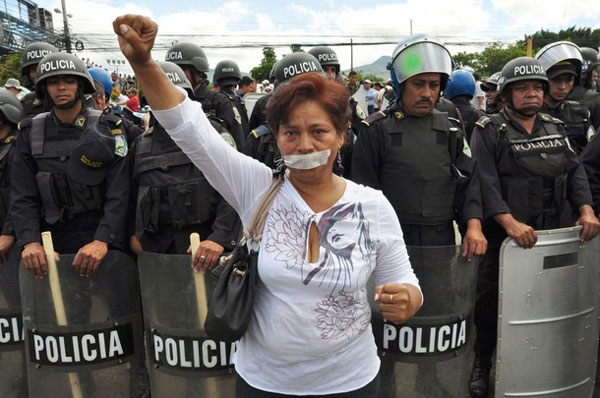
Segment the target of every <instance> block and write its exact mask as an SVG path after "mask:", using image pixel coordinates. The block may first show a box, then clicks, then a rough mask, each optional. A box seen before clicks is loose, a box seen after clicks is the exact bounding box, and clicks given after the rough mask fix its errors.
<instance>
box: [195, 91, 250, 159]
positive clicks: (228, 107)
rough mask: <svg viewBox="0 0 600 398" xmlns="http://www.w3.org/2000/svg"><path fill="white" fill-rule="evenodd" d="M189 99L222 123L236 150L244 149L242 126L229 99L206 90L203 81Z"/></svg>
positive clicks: (221, 94)
mask: <svg viewBox="0 0 600 398" xmlns="http://www.w3.org/2000/svg"><path fill="white" fill-rule="evenodd" d="M190 98H191V99H192V100H194V101H198V102H200V103H201V104H202V109H203V110H204V111H205V112H206V113H210V114H212V115H214V116H216V117H217V118H219V119H220V120H222V121H223V125H224V127H225V128H226V129H227V131H229V132H230V133H231V135H232V136H233V138H234V140H235V143H236V146H237V149H238V150H241V149H242V148H244V137H243V132H242V124H241V122H238V121H237V120H236V118H235V112H234V110H233V104H232V103H231V101H230V100H229V98H228V97H227V96H226V95H225V94H223V93H218V92H215V91H211V90H210V89H209V88H208V81H207V80H204V81H203V82H202V83H201V84H200V87H199V88H198V90H197V91H196V92H194V95H193V96H190Z"/></svg>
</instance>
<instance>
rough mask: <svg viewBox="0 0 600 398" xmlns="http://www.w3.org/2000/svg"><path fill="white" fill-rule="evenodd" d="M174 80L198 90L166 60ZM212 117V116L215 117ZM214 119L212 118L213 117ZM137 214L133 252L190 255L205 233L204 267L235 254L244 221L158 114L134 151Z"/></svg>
mask: <svg viewBox="0 0 600 398" xmlns="http://www.w3.org/2000/svg"><path fill="white" fill-rule="evenodd" d="M159 65H160V67H161V68H162V70H163V71H164V72H165V73H166V75H167V76H168V77H169V79H170V80H171V82H172V83H173V84H174V85H175V86H177V87H181V88H183V89H185V90H187V91H191V90H192V86H191V84H190V82H189V81H188V80H187V78H186V76H185V73H184V72H183V70H182V69H181V68H180V67H179V66H177V65H176V64H174V63H171V62H160V63H159ZM209 115H210V114H209ZM210 117H212V116H210ZM209 120H210V119H209ZM211 123H212V125H213V127H214V128H215V129H216V130H217V131H218V132H219V133H220V134H221V136H222V137H223V138H224V139H225V140H226V141H228V142H229V143H230V144H232V146H233V145H234V142H233V138H232V137H231V135H230V134H229V133H228V132H227V131H225V130H224V129H223V127H222V125H220V124H219V123H216V122H215V121H214V120H211ZM132 154H133V158H132V169H133V183H132V194H133V196H134V198H133V199H134V202H135V205H134V206H133V207H134V208H135V209H136V210H135V211H136V213H135V214H136V217H135V227H134V228H133V230H134V231H135V235H132V236H131V238H130V244H131V248H132V250H133V251H134V252H135V253H137V254H139V253H140V252H141V251H142V249H143V250H145V251H149V252H155V253H168V254H184V253H185V252H186V250H187V248H188V246H189V244H190V234H191V233H192V232H198V233H199V234H200V239H201V242H200V247H199V249H198V251H197V254H196V255H197V257H198V260H200V261H199V266H201V267H207V268H210V267H212V266H214V265H215V263H216V261H217V259H218V258H219V256H220V255H221V254H222V253H223V251H224V250H232V249H233V247H234V246H235V243H236V241H237V238H238V235H239V233H240V228H241V223H240V220H239V218H238V216H237V214H236V212H235V210H234V209H233V208H232V207H231V206H230V205H229V204H228V203H227V202H226V201H225V200H224V199H223V198H222V197H221V195H219V194H218V193H217V192H216V191H215V190H214V189H213V188H212V186H211V185H210V184H209V183H208V181H207V180H206V178H205V177H204V175H203V174H202V172H201V171H200V170H198V168H196V167H195V166H194V165H193V164H192V162H191V161H190V160H189V158H188V157H187V156H186V155H185V154H184V153H183V151H182V150H181V149H180V148H179V147H178V146H177V145H176V144H175V142H174V141H173V140H172V139H171V137H170V136H169V135H168V134H167V132H166V131H165V129H164V128H163V127H162V126H161V125H160V123H158V121H157V120H156V119H155V118H154V117H153V116H152V118H151V122H150V129H149V130H148V131H146V132H145V133H144V134H143V135H141V136H140V137H138V138H137V139H136V142H135V144H134V146H133V148H132Z"/></svg>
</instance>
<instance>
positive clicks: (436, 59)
mask: <svg viewBox="0 0 600 398" xmlns="http://www.w3.org/2000/svg"><path fill="white" fill-rule="evenodd" d="M388 69H389V70H390V76H391V80H392V85H393V86H394V91H396V95H397V96H398V97H400V96H401V93H400V85H401V84H402V83H404V82H405V81H406V80H408V79H409V78H411V77H413V76H416V75H420V74H421V73H440V74H441V81H440V83H441V85H440V90H441V91H443V90H444V89H445V87H446V83H447V81H448V78H449V77H450V74H451V73H452V56H451V55H450V51H448V49H447V48H446V46H445V45H444V44H442V43H441V42H440V41H438V40H437V39H435V38H434V37H431V36H427V35H424V34H417V35H413V36H410V37H408V38H406V39H404V40H402V41H401V42H399V43H398V45H397V46H396V48H395V49H394V52H393V53H392V62H390V63H389V64H388Z"/></svg>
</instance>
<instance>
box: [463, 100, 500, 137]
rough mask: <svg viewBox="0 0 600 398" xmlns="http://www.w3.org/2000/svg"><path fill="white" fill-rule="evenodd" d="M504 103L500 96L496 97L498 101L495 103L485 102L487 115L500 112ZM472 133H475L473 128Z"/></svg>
mask: <svg viewBox="0 0 600 398" xmlns="http://www.w3.org/2000/svg"><path fill="white" fill-rule="evenodd" d="M503 105H504V104H502V101H500V97H496V101H495V102H494V103H493V104H488V103H487V102H486V104H485V113H486V115H492V114H494V113H498V112H500V109H502V106H503ZM471 133H473V131H472V130H471Z"/></svg>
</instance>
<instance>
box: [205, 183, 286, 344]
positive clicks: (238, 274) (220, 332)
mask: <svg viewBox="0 0 600 398" xmlns="http://www.w3.org/2000/svg"><path fill="white" fill-rule="evenodd" d="M282 183H283V175H281V174H279V175H276V177H275V178H274V179H273V183H272V184H271V187H270V188H269V191H268V192H267V193H266V195H265V197H264V198H263V199H262V201H261V203H260V204H259V206H258V209H257V210H256V213H255V214H254V217H253V218H252V221H251V222H250V225H249V227H248V228H247V229H246V230H244V235H243V237H242V238H241V239H240V241H239V242H238V244H237V246H236V247H235V249H234V250H233V253H232V254H231V256H230V257H229V259H228V260H227V262H226V264H225V265H224V268H223V271H222V272H221V275H220V276H219V279H218V280H217V282H216V284H215V286H214V289H213V292H212V295H211V297H210V299H209V301H208V314H207V316H206V321H205V322H204V330H205V331H206V334H208V336H209V337H211V338H212V339H215V340H220V341H225V342H234V341H237V340H239V339H240V338H242V336H243V335H244V333H246V330H247V329H248V324H249V323H250V318H251V317H252V308H253V306H254V296H255V294H256V284H257V282H258V264H257V262H258V251H257V250H250V251H248V246H247V244H246V243H247V242H248V241H254V242H257V243H259V242H260V240H261V239H262V231H263V229H264V226H265V220H266V218H267V213H268V211H269V209H270V208H271V204H272V203H273V199H274V198H275V195H276V194H277V192H278V191H279V187H280V186H281V184H282Z"/></svg>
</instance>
